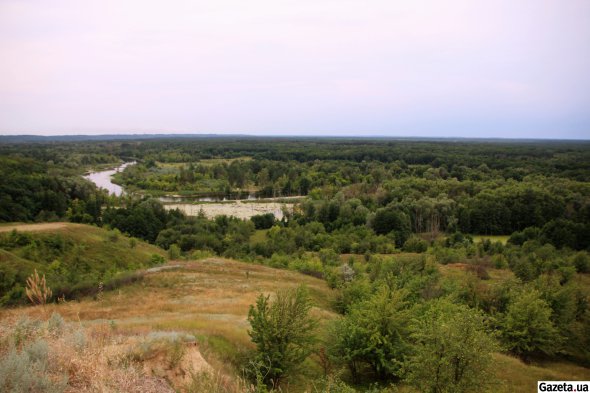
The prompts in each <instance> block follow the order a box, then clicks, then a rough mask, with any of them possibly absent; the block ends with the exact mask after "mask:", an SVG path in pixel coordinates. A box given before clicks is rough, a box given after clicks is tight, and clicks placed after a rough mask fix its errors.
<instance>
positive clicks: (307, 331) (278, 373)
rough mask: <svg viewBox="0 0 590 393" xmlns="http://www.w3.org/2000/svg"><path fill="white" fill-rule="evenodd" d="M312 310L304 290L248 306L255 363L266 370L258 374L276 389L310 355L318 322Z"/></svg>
mask: <svg viewBox="0 0 590 393" xmlns="http://www.w3.org/2000/svg"><path fill="white" fill-rule="evenodd" d="M311 307H312V305H311V299H310V297H309V293H308V291H307V289H306V288H305V287H303V286H300V287H298V288H296V289H284V290H280V291H278V292H277V295H276V299H275V300H274V301H273V302H271V301H270V296H268V295H267V296H264V295H262V294H261V295H260V296H259V297H258V299H257V300H256V305H255V306H254V305H252V306H250V311H249V312H248V322H250V326H251V330H249V331H248V334H249V335H250V337H251V339H252V342H254V344H256V363H257V364H261V365H263V367H266V368H267V369H265V370H263V371H262V372H261V374H262V375H264V382H265V383H266V384H269V385H272V386H273V387H278V386H279V385H280V383H281V381H282V380H283V379H284V378H285V377H287V376H288V375H289V374H290V373H292V372H293V371H294V370H295V369H296V368H297V367H298V366H299V365H300V364H301V363H302V362H303V361H304V360H305V359H306V358H307V356H308V355H309V354H310V353H311V352H312V350H313V345H314V343H315V336H314V330H315V327H316V326H317V321H316V320H315V319H314V318H313V317H312V316H311V315H310V310H311Z"/></svg>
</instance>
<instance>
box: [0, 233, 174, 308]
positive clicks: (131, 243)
mask: <svg viewBox="0 0 590 393" xmlns="http://www.w3.org/2000/svg"><path fill="white" fill-rule="evenodd" d="M2 229H3V231H2V233H0V273H1V274H0V298H1V299H2V300H0V302H1V303H2V304H15V303H18V302H19V301H20V300H23V299H24V296H23V287H24V285H25V280H26V277H27V276H29V275H30V274H31V273H32V272H33V270H34V269H37V270H38V271H39V273H41V274H45V275H46V276H47V280H48V284H49V285H50V286H51V287H52V288H53V289H54V295H55V296H60V295H61V294H65V293H67V294H68V295H73V294H74V293H75V292H76V291H81V290H82V289H84V288H86V287H89V286H96V285H97V284H98V282H100V281H103V282H105V283H106V282H109V281H110V280H114V279H115V278H117V277H120V276H121V274H122V273H124V272H129V271H133V270H137V269H141V268H144V267H148V266H151V265H153V264H154V263H155V262H156V260H157V259H160V260H161V261H163V257H164V255H165V252H164V251H163V250H161V249H160V248H158V247H155V246H152V245H150V244H147V243H145V242H142V241H140V240H136V239H130V238H128V237H126V236H123V235H121V234H120V233H118V232H115V231H109V230H106V229H103V228H98V227H94V226H90V225H83V224H72V223H49V224H13V225H5V226H3V227H2ZM15 230H16V232H15ZM155 255H157V256H159V258H157V257H154V256H155Z"/></svg>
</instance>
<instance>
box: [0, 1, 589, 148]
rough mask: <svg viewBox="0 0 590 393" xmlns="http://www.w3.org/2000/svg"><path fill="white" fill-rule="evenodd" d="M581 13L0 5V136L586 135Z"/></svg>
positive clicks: (533, 8)
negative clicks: (143, 133)
mask: <svg viewBox="0 0 590 393" xmlns="http://www.w3.org/2000/svg"><path fill="white" fill-rule="evenodd" d="M588 48H590V3H589V2H587V1H584V0H568V1H566V2H563V1H557V0H552V1H548V0H536V1H533V0H520V1H518V2H514V1H505V0H498V1H494V2H484V1H473V0H471V1H467V0H465V1H463V0H454V1H446V2H441V1H434V0H431V1H426V0H417V1H411V2H409V1H392V0H389V1H375V0H373V1H365V2H359V1H346V0H341V1H333V0H315V1H311V0H300V1H278V0H274V1H266V0H251V1H248V2H245V1H238V0H216V1H194V0H193V1H167V2H164V1H135V0H133V1H131V0H128V1H111V0H105V1H96V2H95V1H33V0H28V1H22V0H20V1H12V0H0V51H1V52H2V53H3V59H5V60H3V61H2V62H0V110H1V111H2V112H4V113H3V114H2V116H0V132H2V133H9V132H10V133H15V132H30V133H75V132H78V133H80V132H128V131H154V132H161V131H166V130H168V131H174V132H242V133H243V132H250V133H289V134H296V133H305V134H317V133H322V134H330V133H346V134H351V133H359V134H366V133H370V134H374V135H377V134H380V135H386V134H388V135H421V136H424V135H436V136H443V135H449V136H519V137H520V136H529V137H535V136H540V137H588V136H590V135H589V134H590V115H589V114H588V110H587V108H589V107H590V93H589V92H590V78H589V77H588V75H587V71H586V70H587V69H590V54H589V53H588V51H589V49H588Z"/></svg>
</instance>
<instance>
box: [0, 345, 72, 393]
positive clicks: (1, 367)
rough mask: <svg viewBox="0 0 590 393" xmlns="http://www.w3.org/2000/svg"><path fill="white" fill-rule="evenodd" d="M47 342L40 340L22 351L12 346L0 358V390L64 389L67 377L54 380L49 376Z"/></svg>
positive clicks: (50, 391) (24, 392)
mask: <svg viewBox="0 0 590 393" xmlns="http://www.w3.org/2000/svg"><path fill="white" fill-rule="evenodd" d="M47 367H48V349H47V343H46V342H44V341H41V340H38V341H35V342H33V343H32V344H30V345H28V346H26V347H25V348H24V349H23V350H22V351H20V352H19V351H17V350H16V349H15V348H12V349H11V350H10V351H9V352H8V353H6V354H5V355H4V357H3V358H2V359H0V391H2V392H12V393H21V392H22V393H27V392H48V393H58V392H63V391H64V390H65V387H66V384H67V377H65V376H64V377H63V378H62V379H61V380H60V381H54V380H52V379H51V378H50V377H49V373H48V370H47Z"/></svg>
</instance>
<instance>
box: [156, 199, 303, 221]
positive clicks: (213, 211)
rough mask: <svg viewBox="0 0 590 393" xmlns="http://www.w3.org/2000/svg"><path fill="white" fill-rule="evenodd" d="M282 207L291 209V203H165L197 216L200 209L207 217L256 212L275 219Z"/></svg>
mask: <svg viewBox="0 0 590 393" xmlns="http://www.w3.org/2000/svg"><path fill="white" fill-rule="evenodd" d="M283 207H286V208H287V209H289V210H292V209H293V205H289V204H284V203H255V202H250V203H242V202H240V201H236V202H234V203H203V204H197V205H193V204H189V203H174V204H169V205H165V208H166V209H168V210H172V209H180V210H181V211H182V212H184V213H185V214H186V215H187V216H197V215H198V214H199V211H201V209H202V210H203V212H204V213H205V216H207V217H208V218H214V217H216V216H220V215H226V216H234V217H237V218H241V219H248V218H250V217H252V216H256V215H258V214H266V213H272V214H274V215H275V217H276V218H277V220H280V219H281V218H283Z"/></svg>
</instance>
